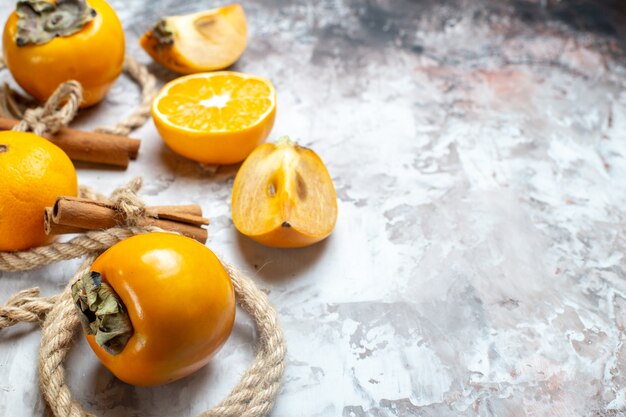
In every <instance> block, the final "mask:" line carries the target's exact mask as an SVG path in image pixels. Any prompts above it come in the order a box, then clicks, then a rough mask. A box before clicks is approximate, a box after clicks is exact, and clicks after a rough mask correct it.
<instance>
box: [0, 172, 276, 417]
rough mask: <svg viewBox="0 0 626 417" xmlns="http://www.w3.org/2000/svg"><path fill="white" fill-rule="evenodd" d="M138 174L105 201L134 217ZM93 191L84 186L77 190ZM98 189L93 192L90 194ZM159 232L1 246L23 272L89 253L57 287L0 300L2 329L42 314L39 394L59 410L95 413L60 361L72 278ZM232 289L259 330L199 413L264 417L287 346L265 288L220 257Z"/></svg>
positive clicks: (75, 416) (70, 323) (70, 316)
mask: <svg viewBox="0 0 626 417" xmlns="http://www.w3.org/2000/svg"><path fill="white" fill-rule="evenodd" d="M140 187H141V179H136V180H133V181H131V182H130V183H129V184H128V185H126V186H123V187H120V188H118V189H117V190H116V191H114V192H113V194H112V196H111V198H110V200H111V201H113V202H114V203H115V204H116V205H118V206H119V207H120V208H121V209H122V210H123V211H124V212H125V213H126V215H127V216H128V217H129V218H131V224H133V222H132V216H137V215H139V214H140V211H141V210H142V209H143V202H141V200H139V199H138V198H137V195H136V193H137V191H138V190H139V188H140ZM81 192H82V193H85V194H94V193H93V191H91V190H89V189H83V190H82V191H81ZM94 195H95V194H94ZM157 231H162V230H161V229H158V228H155V227H149V228H140V227H134V226H128V227H117V228H112V229H107V230H100V231H93V232H88V233H85V234H84V235H80V236H77V237H75V238H74V239H71V240H69V241H67V242H62V243H53V244H50V245H48V246H44V247H39V248H34V249H31V250H28V251H23V252H0V270H2V271H26V270H30V269H34V268H38V267H41V266H45V265H49V264H52V263H54V262H58V261H61V260H68V259H74V258H79V257H86V258H85V261H84V262H83V263H82V265H81V266H80V268H79V269H78V271H77V272H76V273H75V274H74V277H73V278H72V279H71V280H70V282H69V284H68V285H67V287H66V288H65V290H64V291H63V293H62V294H60V295H59V296H55V297H48V298H46V297H40V296H39V290H38V289H37V288H32V289H29V290H24V291H21V292H19V293H17V294H15V295H14V296H13V297H11V298H10V299H9V301H8V303H7V305H5V306H4V307H0V330H2V329H3V328H6V327H9V326H12V325H15V324H17V323H20V322H40V321H41V320H42V318H43V317H44V316H45V321H44V322H43V329H42V339H41V346H40V349H39V359H38V365H39V366H38V368H39V383H40V388H41V392H42V395H43V396H44V399H45V400H46V403H47V404H48V406H49V407H50V410H51V411H52V413H53V414H54V416H56V417H67V416H69V417H86V416H90V417H95V416H93V415H92V414H89V413H87V412H86V411H85V410H84V409H83V408H82V407H81V405H80V404H79V403H78V402H77V401H76V400H74V399H73V397H72V393H71V391H70V389H69V387H68V385H67V382H66V374H65V368H64V365H63V364H64V361H65V359H66V357H67V354H68V352H69V350H70V348H71V345H72V340H73V335H74V334H75V332H76V329H77V328H78V327H79V319H78V316H77V315H76V311H75V307H74V303H73V300H72V297H71V285H72V283H74V282H75V281H76V280H77V279H78V278H80V277H81V276H83V275H84V274H85V273H87V272H88V271H89V270H90V268H91V264H92V263H93V261H94V260H95V258H96V256H97V255H98V254H99V253H101V252H102V251H104V250H106V249H108V248H109V247H111V246H112V245H114V244H115V243H117V242H119V241H121V240H123V239H126V238H128V237H131V236H134V235H137V234H141V233H152V232H157ZM224 266H225V268H226V270H227V271H228V274H229V276H230V278H231V281H232V283H233V287H234V289H235V295H236V298H237V301H238V302H239V304H240V305H241V307H242V308H243V309H244V310H245V311H246V312H247V313H248V314H249V315H250V316H251V317H252V319H253V320H254V322H255V325H256V328H257V332H258V339H259V341H258V347H257V353H256V356H255V359H254V361H253V363H252V364H251V366H250V367H249V368H248V370H247V371H246V372H245V373H244V375H243V376H242V378H241V381H240V382H239V383H238V384H237V385H236V386H235V387H234V388H233V389H232V391H231V392H230V394H229V395H228V397H227V398H225V399H224V400H223V401H222V402H221V403H219V404H218V405H217V406H216V407H214V408H213V409H211V410H208V411H206V412H204V413H202V414H200V416H199V417H265V416H266V415H267V414H268V413H269V412H270V411H271V410H272V408H273V406H274V403H275V399H276V396H277V395H278V391H279V388H280V382H281V380H282V376H283V373H284V369H285V357H286V353H287V348H286V345H285V341H284V336H283V332H282V330H281V327H280V324H279V322H278V314H277V313H276V310H275V309H274V308H273V307H272V305H271V304H270V301H269V299H268V297H267V295H266V294H265V293H264V292H262V291H261V290H259V289H258V287H257V286H256V285H255V284H254V282H253V281H252V280H250V279H249V278H247V277H246V276H245V275H244V274H242V273H241V272H240V271H238V270H237V269H236V268H235V267H233V266H231V265H228V264H224Z"/></svg>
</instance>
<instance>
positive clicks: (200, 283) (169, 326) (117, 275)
mask: <svg viewBox="0 0 626 417" xmlns="http://www.w3.org/2000/svg"><path fill="white" fill-rule="evenodd" d="M72 295H73V298H74V301H75V303H76V306H77V308H78V311H79V317H81V321H82V322H83V329H84V330H85V334H86V337H87V342H88V343H89V345H90V346H91V348H92V349H93V351H94V352H95V353H96V355H97V356H98V358H99V359H100V361H101V362H102V363H103V364H104V366H106V367H107V368H108V369H109V370H110V371H111V372H112V373H113V374H114V375H115V376H117V377H118V378H119V379H121V380H122V381H124V382H126V383H128V384H132V385H139V386H152V385H160V384H165V383H168V382H172V381H175V380H177V379H180V378H183V377H184V376H186V375H189V374H191V373H192V372H194V371H197V370H198V369H200V368H201V367H202V366H204V365H206V363H207V362H208V361H209V360H210V359H211V357H212V356H213V355H214V354H215V353H216V352H217V351H218V350H219V349H220V347H221V346H222V345H223V344H224V342H226V340H227V339H228V336H229V335H230V332H231V330H232V327H233V322H234V320H235V292H234V289H233V285H232V282H231V281H230V277H229V276H228V273H227V272H226V270H225V269H224V267H223V266H222V264H221V263H220V261H219V259H218V258H217V257H216V256H215V255H214V254H213V252H211V250H209V249H208V248H207V247H206V246H204V245H202V244H200V243H198V242H196V241H195V240H193V239H190V238H188V237H184V236H179V235H174V234H170V233H149V234H144V235H138V236H133V237H131V238H129V239H126V240H124V241H121V242H119V243H117V244H115V245H114V246H112V247H111V248H109V249H108V250H107V251H105V252H104V253H103V254H102V255H100V256H99V257H98V258H97V259H96V261H95V262H94V263H93V265H92V268H91V273H88V274H87V275H85V276H84V277H82V278H81V279H79V280H78V281H77V282H76V283H74V284H73V286H72Z"/></svg>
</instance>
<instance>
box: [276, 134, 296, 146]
mask: <svg viewBox="0 0 626 417" xmlns="http://www.w3.org/2000/svg"><path fill="white" fill-rule="evenodd" d="M276 146H291V147H294V146H296V142H294V141H293V140H291V138H290V137H289V136H287V135H284V136H281V137H279V138H278V139H277V140H276Z"/></svg>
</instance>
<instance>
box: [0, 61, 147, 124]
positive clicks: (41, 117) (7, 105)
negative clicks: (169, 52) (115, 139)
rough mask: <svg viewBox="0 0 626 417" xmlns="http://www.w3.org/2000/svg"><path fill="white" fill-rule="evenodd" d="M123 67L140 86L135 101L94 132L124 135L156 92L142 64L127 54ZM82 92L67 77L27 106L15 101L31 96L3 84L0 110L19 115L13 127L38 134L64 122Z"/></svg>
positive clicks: (144, 113) (73, 112)
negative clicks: (110, 123) (50, 92)
mask: <svg viewBox="0 0 626 417" xmlns="http://www.w3.org/2000/svg"><path fill="white" fill-rule="evenodd" d="M3 68H6V63H5V61H4V59H3V58H2V56H0V70H1V69H3ZM123 70H124V72H126V73H127V74H128V76H129V77H130V78H131V79H132V80H133V81H134V82H135V83H136V84H137V85H138V86H139V88H140V89H141V98H140V100H139V104H138V105H137V108H136V109H135V110H133V112H132V113H131V114H130V115H129V116H128V117H126V118H125V119H123V120H122V121H120V122H119V123H117V124H116V125H115V126H102V127H99V128H97V129H95V130H96V132H101V133H109V134H114V135H121V136H128V134H129V133H130V132H132V131H133V130H135V129H137V128H139V127H141V126H143V125H144V124H145V123H146V122H147V121H148V119H149V118H150V105H151V103H152V100H153V99H154V98H155V97H156V95H157V93H158V89H157V80H156V78H155V76H154V75H152V73H151V72H150V71H149V70H148V68H147V67H146V66H145V65H143V64H141V63H139V62H138V61H137V60H135V59H134V58H132V57H130V56H127V57H126V58H125V59H124V67H123ZM82 95H83V90H82V86H81V85H80V83H78V82H77V81H68V82H65V83H63V84H61V86H59V88H58V89H57V90H56V91H55V92H54V93H53V95H52V96H51V97H50V99H48V101H47V102H46V104H45V105H44V106H43V107H37V108H30V109H29V108H24V107H23V105H20V104H19V103H27V102H29V101H31V100H29V99H28V98H26V97H23V96H22V95H21V94H20V93H18V92H17V91H14V90H12V89H11V88H10V87H9V86H8V85H7V84H5V85H4V88H3V90H2V91H0V110H1V113H4V114H3V115H4V116H5V117H17V118H20V119H22V120H21V122H20V123H19V124H18V125H16V126H15V127H14V128H13V130H16V131H20V132H25V131H28V130H32V131H33V132H34V133H35V134H37V135H39V136H41V135H43V134H44V133H45V132H48V133H54V132H56V131H58V130H59V129H61V128H62V127H65V126H67V125H68V124H69V122H70V121H71V120H72V119H73V118H74V117H75V116H76V113H77V112H78V109H79V106H80V104H81V102H82ZM53 98H54V99H53Z"/></svg>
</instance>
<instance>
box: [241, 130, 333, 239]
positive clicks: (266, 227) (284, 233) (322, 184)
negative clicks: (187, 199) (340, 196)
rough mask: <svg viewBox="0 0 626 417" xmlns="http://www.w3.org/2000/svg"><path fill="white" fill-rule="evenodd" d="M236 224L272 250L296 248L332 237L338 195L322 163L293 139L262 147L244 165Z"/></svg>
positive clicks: (309, 150) (283, 139)
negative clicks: (275, 248) (273, 248)
mask: <svg viewBox="0 0 626 417" xmlns="http://www.w3.org/2000/svg"><path fill="white" fill-rule="evenodd" d="M232 212H233V222H234V223H235V227H236V228H237V230H239V231H240V232H241V233H242V234H244V235H246V236H248V237H250V238H252V239H254V240H256V241H257V242H259V243H262V244H264V245H267V246H272V247H277V248H295V247H302V246H308V245H312V244H313V243H316V242H319V241H320V240H322V239H324V238H326V237H328V236H329V235H330V234H331V232H332V231H333V229H334V228H335V223H336V222H337V195H336V193H335V187H334V185H333V181H332V179H331V177H330V175H329V174H328V170H327V169H326V166H325V165H324V163H323V162H322V160H321V159H320V158H319V157H318V156H317V154H316V153H315V152H313V151H312V150H311V149H308V148H304V147H302V146H298V145H297V144H295V143H294V142H292V141H291V140H289V139H288V138H281V139H280V140H279V141H278V142H277V143H276V144H273V143H266V144H263V145H261V146H259V147H257V148H256V149H255V150H254V151H253V152H252V153H251V154H250V156H248V158H247V159H246V160H245V162H244V163H243V165H242V166H241V168H240V170H239V172H238V173H237V177H236V178H235V185H234V187H233V197H232Z"/></svg>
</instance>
